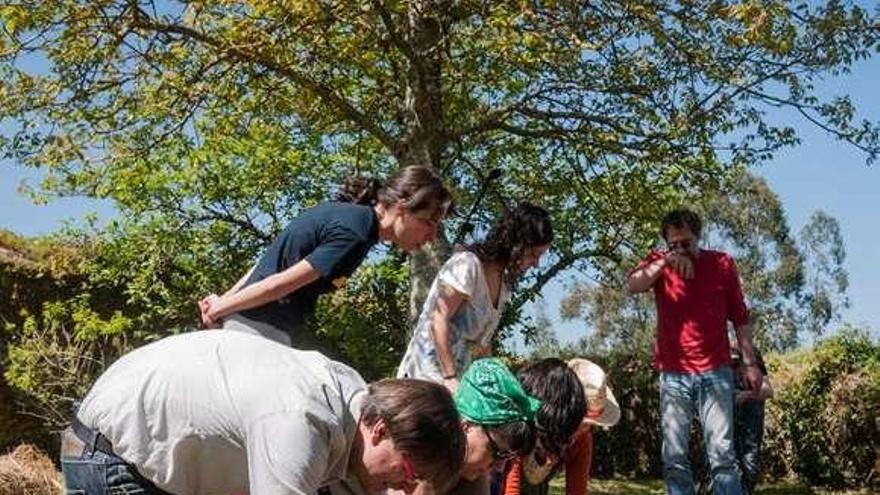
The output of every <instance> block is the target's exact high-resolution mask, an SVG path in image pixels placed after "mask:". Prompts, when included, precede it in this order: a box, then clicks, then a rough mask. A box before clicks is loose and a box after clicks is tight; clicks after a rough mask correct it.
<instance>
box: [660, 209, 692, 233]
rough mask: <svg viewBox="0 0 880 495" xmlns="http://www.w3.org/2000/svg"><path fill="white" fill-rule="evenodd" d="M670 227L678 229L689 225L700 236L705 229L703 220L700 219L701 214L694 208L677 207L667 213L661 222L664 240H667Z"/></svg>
mask: <svg viewBox="0 0 880 495" xmlns="http://www.w3.org/2000/svg"><path fill="white" fill-rule="evenodd" d="M669 227H675V228H677V229H681V228H684V227H687V228H688V229H690V231H691V232H693V233H694V235H695V236H697V237H700V232H701V231H702V230H703V222H702V220H700V216H699V215H697V214H696V213H694V212H693V211H692V210H689V209H687V208H677V209H675V210H672V211H670V212H669V213H667V214H666V215H665V216H664V217H663V221H662V222H661V223H660V236H661V237H662V238H663V240H664V241H665V240H666V231H667V230H668V229H669Z"/></svg>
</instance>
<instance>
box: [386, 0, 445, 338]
mask: <svg viewBox="0 0 880 495" xmlns="http://www.w3.org/2000/svg"><path fill="white" fill-rule="evenodd" d="M449 4H450V2H449V1H448V0H421V1H413V2H411V3H410V6H409V11H408V16H407V17H408V18H407V23H408V26H407V42H408V44H409V46H410V48H411V51H410V59H409V66H408V71H407V76H408V77H407V79H408V80H407V88H406V98H405V101H404V109H403V114H404V116H405V119H406V136H405V137H404V139H403V140H402V142H401V145H400V147H399V148H398V149H397V150H396V153H395V154H396V156H397V159H398V162H399V163H400V165H401V166H407V165H422V166H424V165H428V166H431V167H434V168H435V169H437V170H441V169H442V167H441V160H442V154H443V147H444V146H445V138H444V133H443V131H442V129H443V88H442V72H441V70H442V69H441V68H442V63H443V60H442V59H443V54H444V49H443V46H444V43H443V41H444V40H443V36H444V33H445V32H446V30H447V27H448V23H449V17H448V12H449V7H450V5H449ZM448 254H449V243H448V241H447V240H446V237H445V236H444V235H442V233H441V235H439V236H438V238H437V240H436V241H434V242H433V243H431V244H430V245H429V246H426V247H425V248H424V249H422V251H421V252H419V253H416V254H414V255H413V256H412V257H411V258H410V260H411V261H410V265H411V266H410V268H411V275H410V284H411V291H410V314H409V317H410V325H409V328H410V329H412V328H413V327H414V326H415V323H416V321H417V319H418V317H419V313H420V312H421V309H422V305H423V304H424V301H425V298H426V297H427V294H428V289H429V288H430V287H431V283H432V281H433V280H434V277H435V276H436V275H437V271H438V270H439V269H440V266H441V265H442V263H443V262H444V261H445V260H446V258H447V256H448Z"/></svg>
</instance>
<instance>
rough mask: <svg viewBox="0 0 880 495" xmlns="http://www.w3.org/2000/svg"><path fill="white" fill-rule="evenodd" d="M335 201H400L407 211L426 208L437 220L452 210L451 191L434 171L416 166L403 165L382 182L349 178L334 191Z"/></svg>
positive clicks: (362, 178)
mask: <svg viewBox="0 0 880 495" xmlns="http://www.w3.org/2000/svg"><path fill="white" fill-rule="evenodd" d="M336 200H337V201H343V202H346V203H357V204H362V205H374V204H376V203H381V204H382V205H384V206H387V207H390V206H393V205H394V204H395V203H397V202H398V201H400V200H403V201H404V207H405V208H406V209H407V211H411V212H414V211H423V210H430V211H432V212H433V213H434V216H435V217H436V218H438V219H440V218H443V217H446V216H447V215H449V214H450V213H451V212H452V209H453V201H452V194H450V192H449V190H448V189H446V186H445V185H443V180H442V179H441V178H440V176H439V175H438V174H437V172H435V171H434V169H432V168H430V167H419V166H409V167H403V168H401V169H399V170H398V171H397V172H396V173H395V174H394V175H392V176H391V177H389V178H388V179H387V180H386V181H384V182H382V181H380V180H378V179H374V178H370V177H363V176H357V177H352V178H350V179H348V180H346V181H345V183H344V184H343V185H342V188H341V189H340V190H339V191H338V192H337V193H336Z"/></svg>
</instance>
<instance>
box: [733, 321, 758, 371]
mask: <svg viewBox="0 0 880 495" xmlns="http://www.w3.org/2000/svg"><path fill="white" fill-rule="evenodd" d="M736 340H737V341H738V342H739V351H740V353H742V359H743V365H745V366H756V365H757V364H758V362H757V360H756V359H755V347H754V345H753V344H752V325H751V323H746V324H745V325H740V326H738V327H736Z"/></svg>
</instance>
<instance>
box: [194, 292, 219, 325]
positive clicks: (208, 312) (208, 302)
mask: <svg viewBox="0 0 880 495" xmlns="http://www.w3.org/2000/svg"><path fill="white" fill-rule="evenodd" d="M219 299H220V296H218V295H217V294H210V295H208V296H207V297H205V298H204V299H202V300H200V301H199V317H200V318H201V320H202V328H220V318H218V317H217V316H216V314H215V313H214V312H213V311H212V310H213V309H214V305H215V303H216V302H217V300H219Z"/></svg>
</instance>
